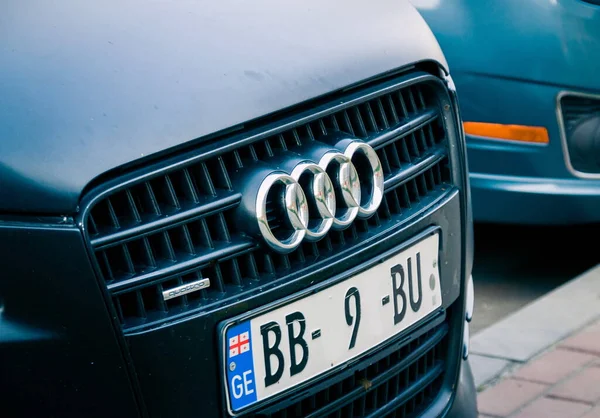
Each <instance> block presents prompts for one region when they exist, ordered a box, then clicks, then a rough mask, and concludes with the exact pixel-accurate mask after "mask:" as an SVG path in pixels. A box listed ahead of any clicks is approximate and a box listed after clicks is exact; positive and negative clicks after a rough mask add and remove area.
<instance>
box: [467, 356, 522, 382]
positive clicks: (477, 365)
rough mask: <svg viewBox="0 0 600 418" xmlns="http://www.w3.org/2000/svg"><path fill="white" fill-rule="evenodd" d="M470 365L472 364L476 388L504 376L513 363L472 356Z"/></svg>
mask: <svg viewBox="0 0 600 418" xmlns="http://www.w3.org/2000/svg"><path fill="white" fill-rule="evenodd" d="M469 363H471V370H472V371H473V379H474V380H475V387H479V386H481V385H483V384H485V383H487V382H489V381H490V380H492V379H494V378H496V377H497V376H499V375H500V374H502V372H503V371H504V370H506V368H507V367H509V365H510V364H511V363H512V362H510V361H508V360H503V359H497V358H493V357H486V356H479V355H477V354H470V355H469Z"/></svg>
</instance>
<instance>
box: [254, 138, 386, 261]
mask: <svg viewBox="0 0 600 418" xmlns="http://www.w3.org/2000/svg"><path fill="white" fill-rule="evenodd" d="M340 148H341V149H340ZM383 181H384V178H383V170H382V168H381V163H380V161H379V157H378V156H377V153H376V152H375V150H374V149H373V148H372V147H371V146H370V145H368V144H367V143H365V142H362V141H358V140H345V141H341V142H339V143H338V144H336V146H335V147H334V148H330V149H329V150H327V151H326V152H323V153H322V155H320V158H319V160H318V161H312V160H310V159H304V160H302V159H301V161H300V162H298V163H297V165H296V166H295V167H293V169H292V170H291V172H289V173H285V172H281V171H279V172H274V173H272V174H269V175H267V176H266V178H264V180H263V181H262V183H261V184H260V187H259V189H258V193H257V195H256V196H257V198H256V217H257V219H258V229H259V231H260V234H261V235H262V237H263V238H264V240H265V242H266V243H267V244H268V245H269V246H270V247H271V248H272V249H274V250H276V251H278V252H289V251H292V250H293V249H295V248H297V247H298V246H299V245H300V244H301V243H302V241H303V240H307V241H318V240H319V239H321V238H323V237H324V236H325V234H327V232H328V231H329V230H330V229H331V228H333V229H336V230H342V229H345V228H347V227H348V226H350V225H351V223H352V222H353V221H354V220H355V219H356V218H357V217H358V218H363V219H364V218H368V217H370V216H371V215H373V214H374V213H375V211H376V210H377V208H379V205H380V204H381V201H382V199H383Z"/></svg>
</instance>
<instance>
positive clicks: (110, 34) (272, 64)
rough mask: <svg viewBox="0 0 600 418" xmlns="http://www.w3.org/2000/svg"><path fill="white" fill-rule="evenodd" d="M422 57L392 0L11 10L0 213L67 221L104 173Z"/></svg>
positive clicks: (0, 54)
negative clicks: (50, 216)
mask: <svg viewBox="0 0 600 418" xmlns="http://www.w3.org/2000/svg"><path fill="white" fill-rule="evenodd" d="M422 60H434V61H437V62H439V63H440V64H441V65H442V66H443V67H445V68H446V62H445V60H444V57H443V55H442V52H441V50H440V48H439V46H438V44H437V41H436V40H435V38H434V36H433V35H432V34H431V32H430V31H429V29H428V28H427V26H426V25H425V23H424V22H423V20H422V19H421V17H420V15H419V14H418V12H417V11H416V10H415V9H414V8H413V7H412V5H410V4H409V3H408V2H407V1H404V0H378V1H376V2H365V1H362V0H346V1H328V2H324V1H321V0H304V1H302V2H282V1H280V0H266V1H258V2H248V1H241V0H238V1H236V0H231V1H227V2H209V1H192V0H187V1H186V0H182V1H159V0H155V1H147V0H144V1H141V0H131V1H126V2H124V1H104V2H73V1H67V0H57V1H54V2H47V1H44V0H39V1H37V2H30V1H28V2H22V1H19V0H9V1H8V3H5V4H4V6H3V13H2V14H1V15H0V62H2V65H0V211H3V212H11V213H14V212H25V211H27V212H35V213H40V214H41V213H44V214H51V213H56V214H71V213H74V212H76V211H77V210H78V207H77V206H78V202H79V199H80V197H81V193H82V191H83V190H84V189H85V187H86V185H88V184H89V183H90V182H91V181H92V180H93V179H94V178H96V177H97V176H99V175H100V174H102V173H105V172H106V171H109V170H111V169H114V168H116V167H119V166H122V165H123V164H128V163H131V162H134V161H136V160H142V159H144V158H147V157H148V156H151V155H153V154H156V153H159V152H161V151H163V150H165V149H167V148H172V147H177V146H181V145H182V144H185V143H189V141H192V140H194V139H196V138H200V137H203V136H205V135H208V134H211V133H214V132H217V131H221V130H223V129H225V128H227V127H230V126H232V125H236V124H240V123H242V122H245V121H248V120H252V119H255V118H257V117H260V116H263V115H266V114H269V113H272V112H274V111H277V110H279V109H282V108H286V107H289V106H291V105H294V104H297V103H300V102H302V101H305V100H307V99H310V98H313V97H316V96H320V95H323V94H325V93H328V92H331V91H333V90H336V89H339V88H341V87H344V86H347V85H350V84H352V83H356V82H359V81H361V80H363V79H365V78H368V77H372V76H374V75H377V74H381V73H385V72H387V71H390V70H393V69H396V68H398V67H401V66H404V65H406V64H407V63H412V62H417V61H422Z"/></svg>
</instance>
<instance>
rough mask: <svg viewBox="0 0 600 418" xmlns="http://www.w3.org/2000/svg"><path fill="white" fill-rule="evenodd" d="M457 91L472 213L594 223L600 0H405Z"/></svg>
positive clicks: (599, 142)
mask: <svg viewBox="0 0 600 418" xmlns="http://www.w3.org/2000/svg"><path fill="white" fill-rule="evenodd" d="M412 2H413V4H414V5H415V6H416V7H417V9H419V11H420V12H421V14H422V15H423V17H424V18H425V20H426V21H427V22H428V23H429V25H430V26H431V28H432V30H433V31H434V34H435V35H436V37H437V38H438V41H439V42H440V44H441V47H442V49H443V51H444V53H445V55H446V58H447V60H448V62H449V65H450V68H451V70H452V74H453V78H454V81H455V84H456V87H457V90H458V93H459V100H460V105H461V111H462V117H463V120H464V121H465V124H464V127H465V132H466V134H467V144H468V153H469V165H470V172H471V187H472V197H473V211H474V216H475V220H477V221H483V222H500V223H523V224H525V223H526V224H563V225H566V224H579V223H597V222H599V221H600V0H587V1H583V0H502V1H497V0H495V1H494V0H487V1H486V0H412Z"/></svg>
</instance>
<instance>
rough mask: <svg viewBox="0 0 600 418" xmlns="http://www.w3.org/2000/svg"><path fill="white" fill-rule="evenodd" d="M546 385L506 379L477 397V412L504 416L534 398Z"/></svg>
mask: <svg viewBox="0 0 600 418" xmlns="http://www.w3.org/2000/svg"><path fill="white" fill-rule="evenodd" d="M546 388H547V386H546V385H543V384H540V383H534V382H527V381H524V380H516V379H506V380H503V381H502V382H500V383H498V384H497V385H496V386H494V387H492V388H490V389H488V390H486V391H484V392H482V393H480V394H479V396H478V397H477V404H478V409H479V412H480V413H482V414H487V415H495V416H499V417H506V416H508V415H510V414H511V413H513V412H515V411H516V410H518V409H520V408H521V407H523V406H524V405H525V404H527V403H528V402H530V401H531V400H533V399H535V398H536V397H537V396H539V395H540V394H542V392H544V391H545V390H546Z"/></svg>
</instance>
